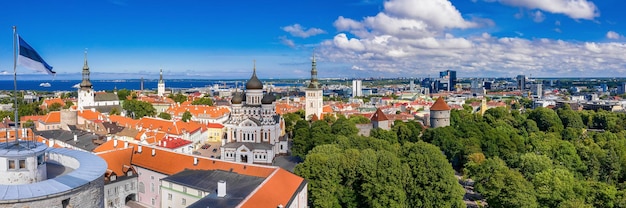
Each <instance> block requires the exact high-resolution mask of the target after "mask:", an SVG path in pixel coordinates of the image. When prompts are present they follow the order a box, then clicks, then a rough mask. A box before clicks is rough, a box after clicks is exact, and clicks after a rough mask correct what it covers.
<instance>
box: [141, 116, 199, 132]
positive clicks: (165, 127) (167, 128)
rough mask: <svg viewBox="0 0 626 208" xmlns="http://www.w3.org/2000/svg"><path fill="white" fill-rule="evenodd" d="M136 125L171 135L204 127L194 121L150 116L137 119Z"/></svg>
mask: <svg viewBox="0 0 626 208" xmlns="http://www.w3.org/2000/svg"><path fill="white" fill-rule="evenodd" d="M137 126H139V127H141V128H146V129H152V130H158V131H163V132H165V133H168V134H173V135H181V134H183V131H186V132H196V131H198V130H205V129H206V127H205V126H203V125H202V124H200V123H198V122H195V121H189V122H184V121H169V120H164V119H158V118H150V117H143V118H141V120H139V123H137Z"/></svg>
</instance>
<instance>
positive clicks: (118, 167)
mask: <svg viewBox="0 0 626 208" xmlns="http://www.w3.org/2000/svg"><path fill="white" fill-rule="evenodd" d="M118 145H119V144H118ZM96 155H98V156H100V157H101V158H102V159H104V160H105V161H106V162H107V169H108V170H110V171H111V172H112V173H115V175H117V176H123V175H124V174H125V173H126V171H128V169H129V168H130V167H131V166H130V161H131V158H132V155H133V148H132V147H128V148H125V149H120V150H117V151H116V150H112V151H106V152H99V153H96Z"/></svg>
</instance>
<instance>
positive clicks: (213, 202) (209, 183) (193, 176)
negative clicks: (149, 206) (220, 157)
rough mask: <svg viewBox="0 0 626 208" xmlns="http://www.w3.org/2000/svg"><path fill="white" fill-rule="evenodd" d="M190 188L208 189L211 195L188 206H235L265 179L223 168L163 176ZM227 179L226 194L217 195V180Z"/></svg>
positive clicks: (167, 179) (212, 207)
mask: <svg viewBox="0 0 626 208" xmlns="http://www.w3.org/2000/svg"><path fill="white" fill-rule="evenodd" d="M162 180H163V181H169V182H172V183H176V184H179V185H183V186H186V187H189V188H193V189H198V190H202V191H206V192H208V193H209V195H207V196H205V197H204V198H202V199H200V200H198V201H197V202H196V203H193V204H191V205H190V206H188V207H202V208H205V207H211V208H214V207H235V206H237V205H238V204H239V203H241V201H243V199H244V198H246V197H247V196H248V195H250V193H251V192H252V191H254V190H255V189H256V188H257V187H258V186H259V185H261V183H262V182H263V181H264V180H265V178H262V177H254V176H247V175H242V174H238V173H235V172H227V171H221V170H188V169H186V170H183V171H181V172H178V173H176V174H174V175H171V176H169V177H166V178H163V179H162ZM220 180H223V181H226V196H225V197H217V182H218V181H220Z"/></svg>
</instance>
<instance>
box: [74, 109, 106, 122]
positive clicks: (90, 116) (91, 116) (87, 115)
mask: <svg viewBox="0 0 626 208" xmlns="http://www.w3.org/2000/svg"><path fill="white" fill-rule="evenodd" d="M78 116H80V117H83V118H84V119H86V120H90V121H93V120H100V119H101V118H102V114H100V112H98V111H91V110H79V111H78Z"/></svg>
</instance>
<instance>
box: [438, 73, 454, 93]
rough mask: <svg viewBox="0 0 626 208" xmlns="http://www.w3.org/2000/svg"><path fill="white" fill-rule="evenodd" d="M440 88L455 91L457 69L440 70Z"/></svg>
mask: <svg viewBox="0 0 626 208" xmlns="http://www.w3.org/2000/svg"><path fill="white" fill-rule="evenodd" d="M439 79H440V81H439V87H438V88H439V90H445V91H454V90H455V87H456V71H453V70H445V71H442V72H439Z"/></svg>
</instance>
